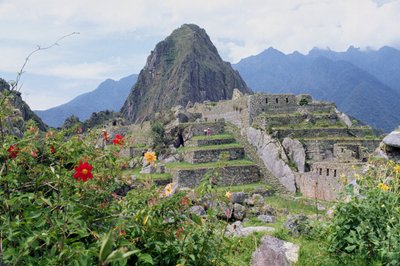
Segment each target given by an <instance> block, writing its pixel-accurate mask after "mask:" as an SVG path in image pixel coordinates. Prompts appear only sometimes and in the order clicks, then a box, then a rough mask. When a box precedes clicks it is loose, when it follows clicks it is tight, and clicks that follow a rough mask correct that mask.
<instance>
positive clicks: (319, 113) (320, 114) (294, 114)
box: [259, 112, 332, 118]
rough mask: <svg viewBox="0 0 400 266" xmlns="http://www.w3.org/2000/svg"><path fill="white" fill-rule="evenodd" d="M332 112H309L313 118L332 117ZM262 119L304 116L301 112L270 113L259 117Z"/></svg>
mask: <svg viewBox="0 0 400 266" xmlns="http://www.w3.org/2000/svg"><path fill="white" fill-rule="evenodd" d="M331 113H332V112H309V114H311V115H312V116H326V115H330V114H331ZM259 116H260V117H266V118H269V117H271V118H274V117H286V116H291V117H296V116H303V115H302V114H301V113H299V112H294V113H279V114H268V113H263V114H260V115H259Z"/></svg>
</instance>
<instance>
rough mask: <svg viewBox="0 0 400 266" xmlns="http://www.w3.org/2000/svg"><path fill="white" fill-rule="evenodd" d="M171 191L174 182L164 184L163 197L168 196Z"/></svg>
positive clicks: (172, 190) (172, 191)
mask: <svg viewBox="0 0 400 266" xmlns="http://www.w3.org/2000/svg"><path fill="white" fill-rule="evenodd" d="M172 193H174V184H173V183H169V184H168V185H166V186H165V188H164V193H163V195H164V196H165V197H168V196H170V195H172Z"/></svg>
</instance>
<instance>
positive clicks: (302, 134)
mask: <svg viewBox="0 0 400 266" xmlns="http://www.w3.org/2000/svg"><path fill="white" fill-rule="evenodd" d="M277 131H278V138H279V139H284V138H286V137H294V138H307V137H311V136H312V137H329V136H335V137H352V136H354V137H364V136H366V135H368V134H369V133H371V129H370V128H329V127H327V128H304V129H295V128H284V129H277Z"/></svg>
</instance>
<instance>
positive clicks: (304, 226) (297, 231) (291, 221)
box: [283, 214, 311, 237]
mask: <svg viewBox="0 0 400 266" xmlns="http://www.w3.org/2000/svg"><path fill="white" fill-rule="evenodd" d="M283 226H284V227H285V228H286V229H288V230H289V234H290V235H292V236H294V237H298V236H300V235H307V234H309V233H310V230H311V226H310V222H309V219H308V217H307V216H305V215H303V214H299V215H290V216H289V218H288V219H287V221H286V222H285V223H284V224H283Z"/></svg>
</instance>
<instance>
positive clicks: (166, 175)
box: [122, 167, 172, 180]
mask: <svg viewBox="0 0 400 266" xmlns="http://www.w3.org/2000/svg"><path fill="white" fill-rule="evenodd" d="M140 170H141V168H140V167H137V168H135V169H132V170H125V171H123V173H122V174H123V176H129V175H135V176H136V177H137V179H138V180H146V179H149V178H150V179H153V180H168V179H171V178H172V176H171V174H169V173H164V174H160V173H155V174H141V173H140Z"/></svg>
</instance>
